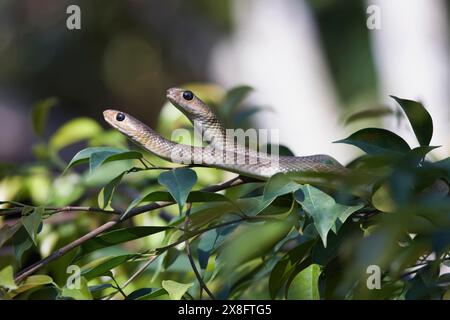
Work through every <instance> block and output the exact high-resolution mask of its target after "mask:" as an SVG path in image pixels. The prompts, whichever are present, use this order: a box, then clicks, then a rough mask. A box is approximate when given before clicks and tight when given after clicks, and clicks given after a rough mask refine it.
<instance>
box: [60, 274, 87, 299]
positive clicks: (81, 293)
mask: <svg viewBox="0 0 450 320" xmlns="http://www.w3.org/2000/svg"><path fill="white" fill-rule="evenodd" d="M61 296H62V297H67V298H72V299H75V300H92V294H91V292H90V291H89V287H88V283H87V280H86V279H85V278H84V277H81V278H80V288H67V287H64V288H63V290H62V292H61Z"/></svg>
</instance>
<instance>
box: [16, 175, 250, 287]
mask: <svg viewBox="0 0 450 320" xmlns="http://www.w3.org/2000/svg"><path fill="white" fill-rule="evenodd" d="M253 181H254V180H251V179H246V178H242V177H236V178H233V179H231V180H228V181H225V182H223V183H221V184H218V185H212V186H208V187H206V188H203V189H202V190H201V191H206V192H217V191H221V190H225V189H227V188H231V187H234V186H238V185H242V184H245V183H248V182H253ZM174 203H175V202H171V201H164V202H163V201H160V202H154V203H150V204H148V205H144V206H140V207H137V208H133V209H132V210H130V211H129V213H128V215H127V217H126V219H124V220H122V221H125V220H128V219H129V218H131V217H134V216H136V215H138V214H141V213H144V212H149V211H153V210H156V209H159V208H163V207H167V206H170V205H172V204H174ZM117 212H118V213H119V215H122V214H123V212H121V211H117ZM122 221H120V220H118V217H115V218H114V219H113V220H111V221H108V222H106V223H104V224H102V225H101V226H99V227H97V228H95V229H94V230H92V231H90V232H88V233H87V234H85V235H84V236H82V237H80V238H78V239H76V240H74V241H72V242H71V243H69V244H67V245H65V246H63V247H61V248H59V249H57V250H56V251H54V252H53V253H51V254H50V255H49V256H48V257H46V258H44V259H42V260H40V261H37V262H35V263H33V264H32V265H30V266H29V267H27V268H25V269H23V270H21V271H20V272H18V273H17V275H16V277H15V281H16V283H19V282H22V281H23V280H24V279H25V278H27V277H28V276H30V275H32V274H34V273H35V272H36V271H38V270H40V269H41V268H42V267H44V266H46V265H47V264H49V263H50V262H52V261H54V260H56V259H58V258H59V257H61V256H63V255H65V254H66V253H68V252H69V251H71V250H72V249H74V248H76V247H78V246H80V245H82V244H83V243H85V242H86V241H88V240H90V239H92V238H95V237H96V236H98V235H100V234H101V233H103V232H105V231H107V230H109V229H111V228H112V227H114V226H116V225H117V224H119V223H120V222H122Z"/></svg>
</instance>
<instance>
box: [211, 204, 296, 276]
mask: <svg viewBox="0 0 450 320" xmlns="http://www.w3.org/2000/svg"><path fill="white" fill-rule="evenodd" d="M296 210H297V205H296V203H295V202H293V204H292V207H291V208H290V209H288V212H289V214H290V215H289V216H288V217H287V218H286V219H284V220H274V221H272V220H268V221H265V222H263V223H261V224H252V225H243V226H241V227H240V228H239V229H237V230H236V231H235V232H234V233H233V236H230V237H228V239H229V241H227V242H225V243H224V244H223V245H222V246H221V248H222V249H221V250H220V253H219V254H220V260H221V261H223V266H224V272H225V274H226V273H228V272H232V270H234V269H235V268H237V267H238V266H240V265H242V264H243V263H245V262H248V261H250V260H252V259H255V258H257V257H261V256H263V255H264V254H266V253H267V251H269V250H270V249H272V248H273V247H274V246H275V244H276V243H278V242H279V241H280V240H282V239H283V238H284V237H285V236H286V235H287V234H288V233H289V231H290V230H291V229H292V228H293V226H294V219H296V217H295V215H294V214H293V213H294V212H296Z"/></svg>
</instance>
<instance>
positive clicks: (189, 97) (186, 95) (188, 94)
mask: <svg viewBox="0 0 450 320" xmlns="http://www.w3.org/2000/svg"><path fill="white" fill-rule="evenodd" d="M183 98H184V100H192V99H194V94H193V93H192V91H189V90H187V91H184V92H183Z"/></svg>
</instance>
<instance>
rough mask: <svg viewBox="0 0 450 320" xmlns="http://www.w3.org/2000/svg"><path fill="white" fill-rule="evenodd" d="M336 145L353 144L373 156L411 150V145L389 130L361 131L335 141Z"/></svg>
mask: <svg viewBox="0 0 450 320" xmlns="http://www.w3.org/2000/svg"><path fill="white" fill-rule="evenodd" d="M334 143H346V144H351V145H354V146H356V147H358V148H360V149H361V150H363V151H364V152H366V153H368V154H372V155H376V154H386V153H387V154H389V153H400V154H401V153H406V152H408V151H409V150H410V147H409V145H408V144H407V143H406V141H405V140H403V138H401V137H400V136H398V135H396V134H395V133H393V132H391V131H389V130H386V129H380V128H365V129H361V130H359V131H357V132H355V133H353V134H351V135H350V136H349V137H347V138H345V139H342V140H338V141H335V142H334Z"/></svg>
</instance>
